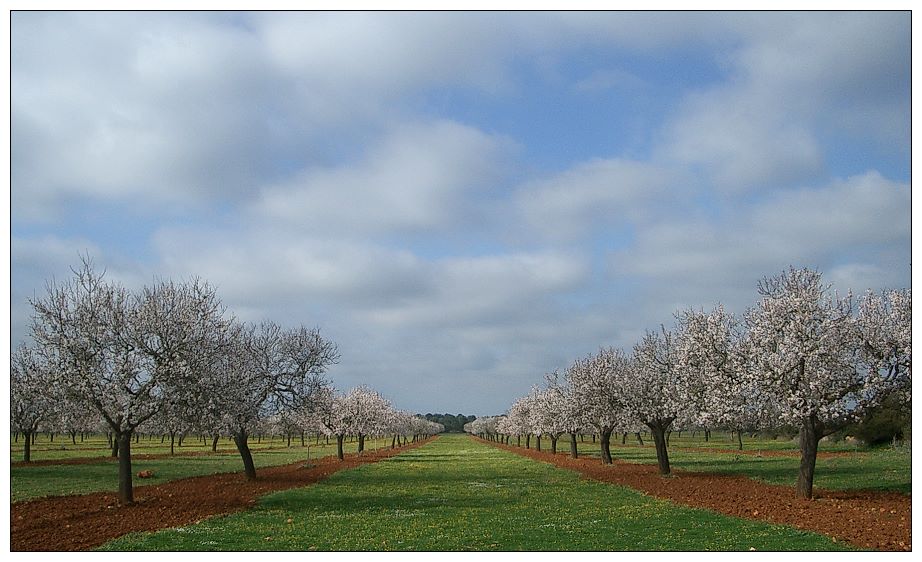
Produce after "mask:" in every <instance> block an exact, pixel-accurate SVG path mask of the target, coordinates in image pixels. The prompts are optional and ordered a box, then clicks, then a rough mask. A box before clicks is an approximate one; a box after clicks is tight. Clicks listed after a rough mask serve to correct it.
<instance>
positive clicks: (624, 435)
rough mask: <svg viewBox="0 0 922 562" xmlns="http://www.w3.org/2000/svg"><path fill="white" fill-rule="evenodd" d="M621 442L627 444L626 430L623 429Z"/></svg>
mask: <svg viewBox="0 0 922 562" xmlns="http://www.w3.org/2000/svg"><path fill="white" fill-rule="evenodd" d="M621 444H622V445H627V431H625V432H624V434H622V435H621Z"/></svg>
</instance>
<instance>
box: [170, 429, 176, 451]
mask: <svg viewBox="0 0 922 562" xmlns="http://www.w3.org/2000/svg"><path fill="white" fill-rule="evenodd" d="M175 445H176V432H175V431H171V432H170V455H171V456H172V455H175V454H176V453H175V447H174V446H175Z"/></svg>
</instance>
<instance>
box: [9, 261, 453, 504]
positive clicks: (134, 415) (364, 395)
mask: <svg viewBox="0 0 922 562" xmlns="http://www.w3.org/2000/svg"><path fill="white" fill-rule="evenodd" d="M31 305H32V308H33V316H32V324H31V335H32V343H31V345H27V344H24V345H22V346H21V347H20V348H19V349H17V350H16V351H15V352H14V353H13V355H12V358H11V377H10V383H11V402H10V414H11V415H10V417H11V424H12V428H11V429H12V430H13V431H16V432H20V433H22V434H23V436H24V439H23V447H24V457H25V460H29V454H30V453H29V447H30V445H31V441H32V439H31V436H32V434H34V433H35V432H36V431H38V430H39V429H40V428H44V429H46V430H56V431H58V432H69V433H71V434H72V435H73V434H76V433H82V432H89V431H93V430H97V429H100V426H102V427H101V429H103V431H104V432H106V433H109V434H111V435H112V436H113V438H114V446H115V447H117V454H118V458H119V499H120V501H121V503H123V504H130V503H132V501H133V488H132V473H131V441H132V437H133V436H135V435H137V434H138V433H147V434H152V433H161V434H169V435H170V436H171V437H172V436H175V435H176V434H177V433H179V434H182V433H185V432H197V433H200V434H203V435H212V436H218V435H231V436H233V439H234V442H235V444H236V446H237V449H238V451H239V452H240V456H241V459H242V461H243V465H244V470H245V473H246V476H247V477H248V478H255V477H256V468H255V465H254V463H253V457H252V454H251V452H250V449H249V445H248V439H249V436H250V435H251V434H252V433H253V432H254V431H261V430H262V429H264V428H265V427H266V425H267V424H274V425H275V426H282V427H285V428H286V430H287V431H293V430H295V429H297V430H298V431H306V432H312V433H322V434H325V435H327V436H330V437H333V436H335V437H336V440H337V453H338V455H339V458H342V456H343V451H342V444H343V439H344V438H345V437H346V436H355V437H357V439H358V442H359V451H361V450H362V449H363V445H364V439H365V437H366V436H368V435H393V436H394V441H395V442H396V440H397V439H398V438H401V439H403V440H406V439H407V437H408V436H413V438H414V439H415V438H417V437H419V436H423V435H431V434H435V433H439V432H441V431H442V430H443V428H442V426H441V425H440V424H437V423H433V422H429V421H427V420H425V419H422V418H420V417H417V416H414V415H413V414H411V413H409V412H401V411H397V410H395V409H394V408H393V407H392V406H391V404H390V403H389V402H388V401H387V400H386V399H385V398H383V397H382V396H381V395H379V394H378V393H377V392H374V391H373V390H371V389H369V388H366V387H358V388H355V389H353V390H351V391H350V392H348V393H345V394H339V393H337V392H336V391H335V389H334V388H333V386H332V385H331V383H330V382H329V381H328V380H327V379H326V378H325V376H324V375H325V372H326V370H327V368H328V367H329V366H330V365H333V364H335V363H336V362H337V361H338V359H339V353H338V351H337V348H336V345H335V344H334V343H333V342H332V341H330V340H328V339H326V338H325V337H323V336H322V335H321V334H320V330H319V329H317V328H312V329H308V328H305V327H304V326H300V327H298V328H293V329H284V328H282V327H281V326H279V325H278V324H276V323H275V322H272V321H264V322H261V323H259V324H247V323H244V322H241V321H239V320H238V319H236V318H235V317H234V316H233V315H232V314H229V313H228V311H227V310H226V308H225V307H224V306H223V305H222V303H221V301H220V299H219V298H218V296H217V294H216V292H215V290H214V288H213V287H211V286H210V285H209V284H208V283H206V282H204V281H201V280H198V279H194V280H191V281H188V282H181V283H176V282H173V281H170V280H167V281H158V282H155V283H153V284H152V285H149V286H145V287H143V288H142V289H140V290H139V291H129V290H128V289H126V288H125V287H124V286H122V285H120V284H119V283H116V282H113V281H110V280H107V279H105V277H104V273H100V272H97V271H96V270H95V269H94V267H93V264H92V262H90V261H89V260H88V259H84V260H82V263H81V266H80V267H79V268H76V269H74V270H73V276H72V277H71V278H69V279H67V280H65V281H63V282H55V281H52V282H49V283H48V284H47V287H46V292H45V294H44V295H43V296H42V297H41V298H36V299H34V300H32V301H31Z"/></svg>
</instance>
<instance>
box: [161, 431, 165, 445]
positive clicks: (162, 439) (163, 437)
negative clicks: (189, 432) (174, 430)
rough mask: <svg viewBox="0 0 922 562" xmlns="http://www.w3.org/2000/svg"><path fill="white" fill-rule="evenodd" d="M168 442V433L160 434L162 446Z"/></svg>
mask: <svg viewBox="0 0 922 562" xmlns="http://www.w3.org/2000/svg"><path fill="white" fill-rule="evenodd" d="M164 441H166V433H161V434H160V444H161V445H163V442H164Z"/></svg>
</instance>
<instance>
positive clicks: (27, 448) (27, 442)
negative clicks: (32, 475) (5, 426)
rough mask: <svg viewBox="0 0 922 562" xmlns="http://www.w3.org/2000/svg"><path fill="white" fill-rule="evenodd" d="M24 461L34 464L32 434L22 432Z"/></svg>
mask: <svg viewBox="0 0 922 562" xmlns="http://www.w3.org/2000/svg"><path fill="white" fill-rule="evenodd" d="M22 460H23V462H32V432H31V431H23V432H22Z"/></svg>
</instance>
